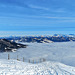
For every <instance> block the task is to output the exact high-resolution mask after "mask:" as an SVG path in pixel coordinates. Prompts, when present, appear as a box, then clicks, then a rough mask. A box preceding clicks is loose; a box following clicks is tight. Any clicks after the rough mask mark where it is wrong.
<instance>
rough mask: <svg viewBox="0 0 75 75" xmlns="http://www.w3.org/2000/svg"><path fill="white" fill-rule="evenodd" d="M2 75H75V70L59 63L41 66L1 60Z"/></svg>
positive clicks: (0, 74) (0, 71)
mask: <svg viewBox="0 0 75 75" xmlns="http://www.w3.org/2000/svg"><path fill="white" fill-rule="evenodd" d="M0 75H75V68H74V67H71V66H67V65H64V64H61V63H58V62H51V61H47V62H43V63H40V64H30V63H24V62H21V61H16V60H0Z"/></svg>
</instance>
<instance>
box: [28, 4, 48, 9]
mask: <svg viewBox="0 0 75 75" xmlns="http://www.w3.org/2000/svg"><path fill="white" fill-rule="evenodd" d="M29 7H30V8H34V9H41V10H49V8H46V7H41V6H36V5H32V4H30V5H29Z"/></svg>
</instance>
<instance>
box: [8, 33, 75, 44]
mask: <svg viewBox="0 0 75 75" xmlns="http://www.w3.org/2000/svg"><path fill="white" fill-rule="evenodd" d="M7 40H10V41H13V42H28V43H29V42H37V43H52V42H67V41H75V35H74V34H69V35H62V34H54V35H52V36H11V37H7Z"/></svg>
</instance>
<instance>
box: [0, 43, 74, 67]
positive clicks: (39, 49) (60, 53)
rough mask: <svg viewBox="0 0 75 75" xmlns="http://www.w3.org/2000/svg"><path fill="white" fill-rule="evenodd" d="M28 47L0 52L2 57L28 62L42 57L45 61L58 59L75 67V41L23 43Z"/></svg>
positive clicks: (57, 60) (36, 60) (0, 57)
mask: <svg viewBox="0 0 75 75" xmlns="http://www.w3.org/2000/svg"><path fill="white" fill-rule="evenodd" d="M22 44H27V45H28V46H27V48H20V49H18V50H17V51H16V52H3V53H0V59H8V54H9V55H10V59H17V57H18V59H19V60H21V61H22V60H23V58H24V61H26V62H28V60H34V62H38V63H39V60H40V59H41V58H44V59H45V61H56V62H61V63H64V64H66V65H70V66H74V67H75V60H74V59H75V42H53V43H22Z"/></svg>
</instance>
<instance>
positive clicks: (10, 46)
mask: <svg viewBox="0 0 75 75" xmlns="http://www.w3.org/2000/svg"><path fill="white" fill-rule="evenodd" d="M26 46H27V45H23V44H19V43H15V42H11V41H8V40H6V39H0V52H6V51H14V50H16V49H18V48H26Z"/></svg>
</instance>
